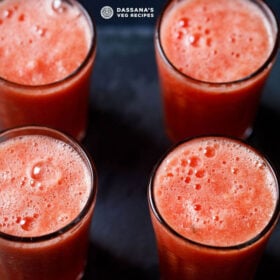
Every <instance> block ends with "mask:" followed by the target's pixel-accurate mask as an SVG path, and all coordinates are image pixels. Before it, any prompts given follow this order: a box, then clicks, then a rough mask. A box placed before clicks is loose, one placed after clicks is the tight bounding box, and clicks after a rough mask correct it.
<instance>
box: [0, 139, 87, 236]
mask: <svg viewBox="0 0 280 280" xmlns="http://www.w3.org/2000/svg"><path fill="white" fill-rule="evenodd" d="M0 170H1V172H0V194H1V195H0V231H2V232H5V233H8V234H12V235H16V236H40V235H44V234H47V233H51V232H54V231H56V230H58V229H60V228H62V227H63V226H65V225H67V224H69V223H70V222H71V221H72V220H73V219H75V218H76V217H77V216H78V215H79V213H80V212H81V210H82V209H83V208H84V206H85V204H86V202H87V200H88V197H89V195H90V191H91V176H90V173H89V171H88V168H87V166H86V164H85V163H84V162H83V160H82V158H81V157H80V156H79V155H78V153H77V152H76V151H75V150H73V148H72V147H70V146H69V145H68V144H65V143H63V142H61V141H59V140H55V139H53V138H50V137H47V136H34V135H33V136H23V137H18V138H14V139H11V140H8V141H5V142H2V143H0Z"/></svg>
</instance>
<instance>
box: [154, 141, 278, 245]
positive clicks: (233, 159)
mask: <svg viewBox="0 0 280 280" xmlns="http://www.w3.org/2000/svg"><path fill="white" fill-rule="evenodd" d="M276 184H277V183H276V179H275V177H274V174H273V173H272V172H271V169H270V167H269V166H268V165H267V162H266V161H265V160H264V159H263V158H262V157H260V156H259V155H257V154H255V153H254V152H253V151H252V150H251V149H250V148H248V147H246V146H243V145H240V143H239V142H235V141H233V140H232V141H228V140H225V139H223V138H222V139H220V138H214V139H210V138H209V139H208V138H204V139H203V140H202V141H199V140H191V141H189V142H186V144H183V145H182V146H179V147H178V148H176V149H175V150H173V151H172V152H171V153H170V154H169V155H168V156H167V157H166V158H165V159H164V160H163V162H162V163H161V165H160V166H159V168H158V170H157V173H156V177H155V181H154V186H155V187H154V196H155V203H156V206H157V208H158V211H159V212H160V213H161V215H162V217H163V219H164V220H165V221H166V222H167V224H169V225H170V226H171V227H172V228H173V229H175V230H176V231H177V232H178V233H180V234H181V235H183V236H185V237H186V238H189V239H191V240H194V241H196V242H201V243H203V244H208V245H214V246H231V245H237V244H240V243H243V242H246V241H248V240H250V239H251V238H253V237H255V236H256V235H257V234H258V233H259V232H260V231H262V229H264V227H265V226H266V225H267V224H268V221H269V220H270V218H271V217H272V215H273V212H274V209H275V204H276V201H277V196H278V193H277V190H276V188H277V186H276Z"/></svg>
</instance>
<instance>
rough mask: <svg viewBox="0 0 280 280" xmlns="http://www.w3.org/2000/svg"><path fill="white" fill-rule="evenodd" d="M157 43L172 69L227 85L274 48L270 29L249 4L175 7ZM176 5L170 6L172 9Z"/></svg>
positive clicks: (212, 1) (200, 2)
mask: <svg viewBox="0 0 280 280" xmlns="http://www.w3.org/2000/svg"><path fill="white" fill-rule="evenodd" d="M175 2H176V4H175V6H174V8H172V9H170V11H168V12H166V13H165V16H164V20H162V22H161V31H160V39H161V42H162V46H163V49H164V52H165V53H166V56H167V57H168V58H169V60H170V61H171V62H172V63H173V65H175V67H176V68H177V69H178V70H180V71H182V72H183V73H184V74H186V75H189V76H191V77H193V78H195V79H199V80H203V81H208V82H228V81H235V80H239V79H242V78H244V77H246V76H248V75H250V74H252V73H253V72H255V71H256V70H257V69H259V68H260V67H261V66H262V65H263V64H264V63H265V61H266V60H267V59H268V57H269V55H270V53H271V51H272V48H273V35H272V33H271V31H270V29H269V23H268V21H267V19H266V18H265V17H264V16H263V14H262V12H261V11H260V9H259V8H258V7H257V6H256V5H255V4H253V3H250V1H243V0H236V1H228V0H207V1H205V0H195V1H194V0H190V1H181V2H178V1H175ZM175 2H174V3H175Z"/></svg>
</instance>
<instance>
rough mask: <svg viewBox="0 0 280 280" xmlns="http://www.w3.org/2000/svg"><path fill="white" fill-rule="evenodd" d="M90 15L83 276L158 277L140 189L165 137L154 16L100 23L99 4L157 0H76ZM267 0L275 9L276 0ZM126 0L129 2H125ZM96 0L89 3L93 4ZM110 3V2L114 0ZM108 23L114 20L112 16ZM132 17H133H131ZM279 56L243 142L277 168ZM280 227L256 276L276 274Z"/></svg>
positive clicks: (279, 265) (143, 192)
mask: <svg viewBox="0 0 280 280" xmlns="http://www.w3.org/2000/svg"><path fill="white" fill-rule="evenodd" d="M81 2H82V3H83V4H84V5H85V7H86V8H88V10H89V12H90V13H91V14H92V15H95V17H97V20H96V21H97V23H98V24H97V36H98V37H97V38H98V39H97V44H98V50H97V57H96V63H95V68H94V72H93V75H92V89H91V99H90V115H89V127H88V131H87V136H86V138H85V139H84V141H83V144H84V145H85V147H86V149H87V150H88V151H89V152H90V154H91V156H92V157H93V159H94V161H95V164H96V168H97V172H98V176H99V192H98V196H97V204H96V208H95V213H94V217H93V221H92V227H91V244H90V252H89V259H88V266H87V270H86V274H85V277H84V280H88V279H103V280H106V279H122V280H125V279H134V280H137V279H147V280H149V279H155V280H156V279H159V274H158V264H157V254H156V245H155V240H154V235H153V230H152V227H151V223H150V218H149V213H148V205H147V199H146V190H147V184H148V180H149V176H150V173H151V171H152V168H153V166H154V165H155V163H156V162H157V161H158V160H159V158H160V157H161V156H162V154H163V153H164V152H165V151H166V150H167V149H168V148H169V147H170V145H171V143H170V142H169V141H168V139H167V138H166V135H165V132H164V127H163V120H162V109H161V100H160V95H159V85H158V79H157V71H156V65H155V59H154V48H153V31H154V22H153V20H151V21H149V22H146V21H145V22H143V21H137V22H135V21H134V22H133V24H132V25H127V23H128V21H125V20H123V21H121V20H120V21H118V20H117V19H115V21H114V24H108V21H107V22H106V23H105V22H103V20H102V19H101V18H100V16H99V13H98V10H99V9H100V8H99V7H101V6H103V5H106V4H108V5H113V3H114V4H115V3H118V5H120V3H126V5H130V6H133V7H134V6H137V5H136V4H135V3H138V6H145V5H146V6H152V7H155V12H157V11H158V9H159V7H160V6H161V5H162V2H160V1H158V2H156V1H152V0H150V1H143V2H141V1H140V0H137V1H132V0H130V1H128V0H123V1H120V0H116V1H108V2H107V3H105V2H106V1H100V0H99V1H94V0H93V1H92V0H89V1H85V0H84V1H81ZM267 2H270V3H271V5H272V6H273V7H274V9H275V11H276V12H277V13H278V18H279V7H280V2H279V0H276V1H272V0H271V1H267ZM131 3H133V4H131ZM141 3H145V4H141ZM95 5H96V6H95ZM116 5H117V4H116ZM111 23H113V22H111ZM136 23H137V24H136ZM279 127H280V59H279V57H278V60H277V63H276V65H275V67H274V69H273V73H272V75H271V77H270V79H269V81H268V83H267V86H266V88H265V91H264V95H263V99H262V103H261V106H260V110H259V113H258V117H257V120H256V124H255V129H254V133H253V135H252V136H251V138H250V139H248V141H249V143H250V144H252V145H253V146H255V147H257V148H258V149H260V150H261V151H262V152H263V153H264V154H265V155H266V156H267V157H268V158H269V159H270V160H271V161H272V163H273V165H274V166H275V167H276V169H277V171H278V170H279V168H280V146H279V145H280V144H279V143H280V136H279ZM279 238H280V229H279V226H278V228H277V230H276V231H275V232H274V234H273V236H272V238H271V240H270V242H269V244H268V247H267V250H266V252H265V254H264V257H263V259H262V262H261V264H260V267H259V270H258V273H257V279H266V280H269V279H279V272H280V243H279Z"/></svg>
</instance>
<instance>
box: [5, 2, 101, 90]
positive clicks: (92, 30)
mask: <svg viewBox="0 0 280 280" xmlns="http://www.w3.org/2000/svg"><path fill="white" fill-rule="evenodd" d="M63 1H65V2H67V4H68V5H75V6H77V7H78V9H79V10H80V11H81V13H82V14H83V16H84V17H85V19H86V21H87V24H88V27H89V29H90V33H91V40H90V46H89V49H88V52H87V54H86V56H85V57H84V59H83V61H82V63H81V64H80V65H79V66H78V67H77V68H76V69H75V70H74V71H72V72H71V73H69V74H67V75H66V76H64V77H63V78H61V79H59V80H56V81H54V82H49V83H45V84H35V85H30V84H21V83H19V82H16V81H11V80H9V79H6V78H4V77H1V76H0V82H2V83H4V84H6V85H8V86H11V87H14V88H21V89H28V90H38V89H48V88H51V87H55V86H59V85H61V84H63V83H65V82H68V81H70V80H71V79H72V78H74V77H75V76H77V75H78V74H79V73H81V72H82V70H83V69H85V68H86V66H87V65H88V63H89V61H90V60H91V58H92V57H94V56H95V53H96V45H97V38H96V24H95V21H94V19H93V17H91V16H90V14H89V13H88V11H87V10H86V9H85V8H84V6H83V5H82V4H81V3H80V2H78V1H76V0H63Z"/></svg>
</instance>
